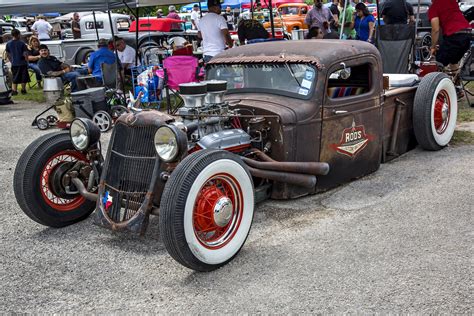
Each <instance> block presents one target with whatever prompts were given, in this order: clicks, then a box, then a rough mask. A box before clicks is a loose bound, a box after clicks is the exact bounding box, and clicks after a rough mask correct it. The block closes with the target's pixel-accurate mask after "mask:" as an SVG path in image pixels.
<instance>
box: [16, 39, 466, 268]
mask: <svg viewBox="0 0 474 316" xmlns="http://www.w3.org/2000/svg"><path fill="white" fill-rule="evenodd" d="M206 79H207V81H205V82H201V83H190V84H183V85H181V86H180V93H181V96H182V98H183V99H184V101H185V105H184V106H183V107H181V108H179V109H176V110H175V113H174V115H169V114H165V113H161V112H158V111H132V113H128V114H124V115H122V116H121V117H120V118H119V119H118V120H117V122H116V124H115V127H114V130H113V132H112V136H111V140H110V144H109V147H108V150H107V152H106V153H105V155H104V156H105V158H104V156H103V155H102V153H101V150H100V146H99V143H100V142H99V136H100V135H99V133H98V132H97V130H96V129H97V128H96V127H95V126H94V125H93V123H92V122H90V121H88V120H85V119H76V120H75V121H74V122H73V124H72V125H71V130H70V133H64V132H62V133H53V134H48V135H45V136H42V137H40V138H39V139H38V140H36V141H35V142H33V143H32V144H31V145H30V146H29V147H28V148H27V149H26V150H25V152H24V153H23V155H22V156H21V157H20V160H19V162H18V165H17V169H16V173H15V194H16V197H17V200H18V203H19V205H20V206H21V208H22V209H23V211H24V212H25V213H26V214H27V215H28V216H30V217H31V218H32V219H33V220H35V221H37V222H39V223H42V224H44V225H47V226H53V227H63V226H67V225H69V224H72V223H75V222H77V221H80V220H82V219H84V218H86V217H87V216H89V215H90V214H91V213H92V212H94V219H95V222H96V223H97V224H98V225H101V226H104V227H107V228H110V229H112V230H125V231H132V232H136V233H142V232H143V231H144V230H145V229H146V227H147V224H148V217H149V216H150V215H159V216H160V234H162V235H163V241H164V243H165V246H166V249H167V250H168V252H169V253H170V255H171V256H172V257H173V258H174V259H176V260H177V261H178V262H179V263H181V264H183V265H184V266H186V267H189V268H191V269H194V270H198V271H211V270H214V269H216V268H218V267H220V266H222V265H224V264H226V263H227V262H229V261H231V260H232V259H233V258H234V256H236V255H237V253H238V252H239V250H240V249H241V247H242V246H243V244H244V243H245V240H246V238H247V236H248V234H249V231H250V227H251V223H252V219H253V214H254V205H255V203H256V202H258V201H262V200H264V199H267V198H273V199H291V198H297V197H300V196H304V195H308V194H314V193H317V192H319V191H324V190H328V189H330V188H332V187H335V186H338V185H341V184H343V183H346V182H348V181H350V180H352V179H356V178H359V177H362V176H364V175H367V174H369V173H371V172H374V171H376V170H377V169H378V168H379V166H380V164H381V163H383V162H386V161H389V160H391V159H393V158H395V157H397V156H399V155H402V154H403V153H405V152H407V151H408V150H410V149H412V148H414V147H415V146H417V145H420V146H421V147H423V148H424V149H427V150H439V149H442V148H443V147H445V146H446V145H447V144H448V143H449V141H450V139H451V137H452V134H453V131H454V126H455V123H456V115H457V98H456V91H455V88H454V85H453V84H452V82H451V80H450V79H449V78H448V77H447V76H445V75H444V74H441V73H431V74H428V75H427V76H426V77H424V78H418V77H417V76H415V75H391V74H389V75H384V74H382V64H381V58H380V55H379V53H378V51H377V49H376V48H375V47H374V46H373V45H371V44H368V43H363V42H359V41H330V40H324V41H321V40H310V41H291V42H286V41H281V42H268V43H262V44H255V45H246V46H243V47H239V48H235V49H230V50H227V51H225V52H223V53H221V54H219V55H217V56H216V57H215V58H213V59H212V60H211V62H209V63H208V65H207V67H206Z"/></svg>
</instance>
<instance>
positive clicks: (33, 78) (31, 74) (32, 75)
mask: <svg viewBox="0 0 474 316" xmlns="http://www.w3.org/2000/svg"><path fill="white" fill-rule="evenodd" d="M28 75H29V77H30V81H29V82H28V89H33V88H34V87H36V86H38V80H36V72H35V71H34V70H33V69H31V68H28ZM33 81H34V82H35V83H33Z"/></svg>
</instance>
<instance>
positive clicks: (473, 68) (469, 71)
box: [459, 46, 474, 107]
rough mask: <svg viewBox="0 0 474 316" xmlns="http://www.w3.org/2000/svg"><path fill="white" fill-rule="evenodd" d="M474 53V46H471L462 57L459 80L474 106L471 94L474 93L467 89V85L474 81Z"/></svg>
mask: <svg viewBox="0 0 474 316" xmlns="http://www.w3.org/2000/svg"><path fill="white" fill-rule="evenodd" d="M473 54H474V46H471V49H469V50H468V51H467V52H466V53H465V54H464V57H463V58H462V59H461V63H460V64H459V67H460V73H459V79H460V80H459V81H460V83H461V88H462V91H463V92H464V95H465V96H466V99H467V102H468V103H469V105H470V106H472V107H474V104H473V103H472V102H471V100H470V98H469V96H471V97H473V96H474V93H472V92H470V91H469V90H467V88H466V85H467V84H468V83H469V82H471V81H474V64H473V58H472V57H473V56H472V55H473Z"/></svg>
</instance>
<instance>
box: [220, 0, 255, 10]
mask: <svg viewBox="0 0 474 316" xmlns="http://www.w3.org/2000/svg"><path fill="white" fill-rule="evenodd" d="M244 3H250V0H225V1H224V2H223V3H222V8H226V7H231V8H232V9H238V8H240V6H241V5H242V4H244Z"/></svg>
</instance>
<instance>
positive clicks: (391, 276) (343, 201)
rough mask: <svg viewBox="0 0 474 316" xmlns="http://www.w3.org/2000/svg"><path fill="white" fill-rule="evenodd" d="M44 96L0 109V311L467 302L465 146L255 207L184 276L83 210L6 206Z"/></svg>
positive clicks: (471, 174)
mask: <svg viewBox="0 0 474 316" xmlns="http://www.w3.org/2000/svg"><path fill="white" fill-rule="evenodd" d="M42 107H43V106H42V105H36V104H31V103H22V104H15V105H10V106H2V107H0V114H1V117H2V120H1V121H0V130H1V132H0V133H1V138H0V148H1V151H0V161H1V162H2V166H3V167H2V168H1V169H0V186H1V193H0V194H1V195H0V212H1V213H2V214H8V216H4V217H3V220H2V221H0V266H1V269H0V297H1V298H2V299H1V300H0V313H5V312H14V313H106V312H107V313H110V312H111V313H128V312H135V313H144V312H149V313H172V312H180V313H211V312H214V313H219V314H220V313H252V314H254V313H282V314H287V313H313V312H314V313H316V312H318V313H364V314H365V313H386V312H393V313H415V312H416V313H449V314H451V313H465V314H472V313H473V312H474V311H473V297H472V289H473V255H472V254H473V247H472V245H473V238H472V236H473V234H472V233H473V229H472V227H473V219H472V211H473V208H474V207H473V205H474V195H473V194H472V186H473V184H474V181H473V179H474V171H473V168H472V161H473V158H474V155H473V153H474V147H473V146H459V147H448V148H446V149H444V150H442V151H440V152H425V151H422V150H419V149H416V150H414V151H411V152H410V153H407V154H405V155H404V156H402V157H400V158H399V159H397V160H395V161H393V162H391V163H388V164H384V165H382V166H381V168H380V170H379V171H377V172H376V173H374V174H372V175H370V176H367V177H365V178H363V179H360V180H358V181H354V182H351V183H350V184H348V185H345V186H342V187H340V188H338V189H335V190H332V191H330V192H327V193H324V194H320V195H316V196H311V197H306V198H301V199H297V200H292V201H285V202H282V201H268V202H265V203H263V204H261V205H260V206H258V208H257V211H256V216H255V221H254V226H253V228H252V231H251V233H250V237H249V239H248V241H247V243H246V244H245V246H244V248H243V250H242V251H241V253H240V254H239V256H238V257H237V258H236V259H235V260H234V261H232V262H231V263H230V264H228V265H227V266H225V267H223V268H221V269H219V270H217V271H215V272H212V273H196V272H192V271H190V270H187V269H186V268H184V267H182V266H180V265H178V264H177V263H176V262H174V261H173V259H171V257H169V256H168V254H167V252H166V250H165V249H164V245H163V244H162V242H161V240H160V237H159V232H158V230H157V218H152V220H151V225H150V229H149V231H148V232H147V235H146V236H145V238H139V237H132V236H129V235H124V234H114V233H112V232H110V231H107V230H104V229H100V228H99V227H96V226H94V225H92V220H91V219H87V220H85V221H83V222H81V223H78V224H76V225H73V226H70V227H67V228H64V229H51V228H46V227H43V226H41V225H39V224H36V223H35V222H33V221H31V220H30V219H28V218H27V217H26V216H25V215H24V214H23V213H22V211H21V210H20V208H19V207H18V205H17V203H16V201H15V198H14V194H13V190H12V177H13V172H14V168H15V164H16V161H17V158H18V156H19V155H20V154H21V152H22V151H23V150H24V148H25V147H26V146H27V145H28V144H29V143H30V142H31V141H32V140H33V139H34V138H36V137H38V136H39V135H41V134H42V133H43V132H40V131H38V130H37V129H34V128H31V127H30V126H29V125H30V123H31V120H32V118H33V117H34V114H35V113H37V112H39V110H40V109H41V108H42Z"/></svg>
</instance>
